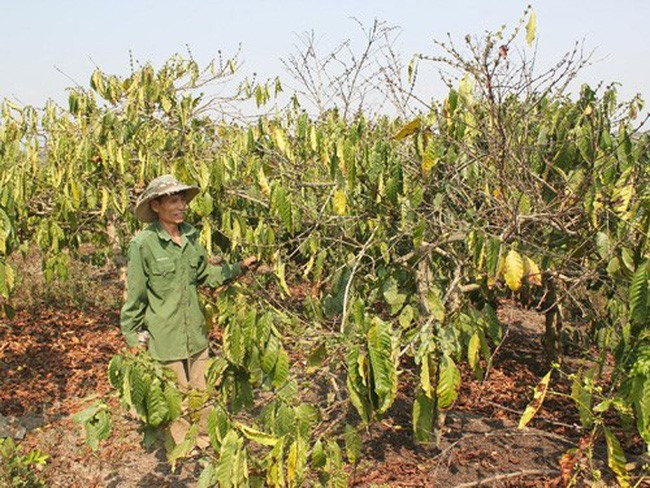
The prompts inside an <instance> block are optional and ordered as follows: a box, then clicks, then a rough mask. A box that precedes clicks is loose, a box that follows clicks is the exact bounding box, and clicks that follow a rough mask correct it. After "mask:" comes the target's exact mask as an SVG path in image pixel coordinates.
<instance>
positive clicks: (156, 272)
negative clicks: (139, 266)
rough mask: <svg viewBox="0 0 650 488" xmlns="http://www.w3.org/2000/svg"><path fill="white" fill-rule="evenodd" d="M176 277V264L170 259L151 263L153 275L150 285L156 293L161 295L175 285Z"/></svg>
mask: <svg viewBox="0 0 650 488" xmlns="http://www.w3.org/2000/svg"><path fill="white" fill-rule="evenodd" d="M175 278H176V264H175V263H174V261H172V260H171V259H170V260H169V261H162V262H161V261H156V262H154V263H153V264H152V265H151V276H150V277H149V286H150V287H151V289H152V290H153V291H154V293H156V294H158V295H161V294H163V293H164V292H166V291H169V290H171V289H172V288H173V287H174V281H175Z"/></svg>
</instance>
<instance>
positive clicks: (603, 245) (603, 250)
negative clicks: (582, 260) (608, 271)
mask: <svg viewBox="0 0 650 488" xmlns="http://www.w3.org/2000/svg"><path fill="white" fill-rule="evenodd" d="M609 246H610V243H609V236H608V235H607V234H606V233H605V232H598V233H597V234H596V249H598V254H599V255H600V257H601V258H603V259H605V258H606V257H607V256H608V255H609Z"/></svg>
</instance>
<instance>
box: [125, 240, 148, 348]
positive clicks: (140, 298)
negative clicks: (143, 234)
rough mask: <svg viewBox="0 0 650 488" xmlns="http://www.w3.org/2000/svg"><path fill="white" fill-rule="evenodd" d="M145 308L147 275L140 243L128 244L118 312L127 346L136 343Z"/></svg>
mask: <svg viewBox="0 0 650 488" xmlns="http://www.w3.org/2000/svg"><path fill="white" fill-rule="evenodd" d="M146 309H147V277H146V274H145V271H144V262H143V260H142V255H141V253H140V245H139V244H138V243H135V242H132V243H131V245H130V246H129V253H128V266H127V284H126V301H125V302H124V306H123V307H122V312H121V314H120V327H121V329H122V334H123V335H124V338H125V339H126V343H127V344H128V345H129V347H134V346H137V345H138V332H140V331H142V330H143V329H144V313H145V311H146Z"/></svg>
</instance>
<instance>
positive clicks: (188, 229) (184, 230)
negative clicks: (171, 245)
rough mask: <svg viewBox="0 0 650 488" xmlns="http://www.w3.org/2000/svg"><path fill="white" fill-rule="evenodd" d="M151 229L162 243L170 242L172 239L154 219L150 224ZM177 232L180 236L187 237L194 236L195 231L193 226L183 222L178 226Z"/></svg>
mask: <svg viewBox="0 0 650 488" xmlns="http://www.w3.org/2000/svg"><path fill="white" fill-rule="evenodd" d="M151 226H152V229H153V230H154V231H155V232H156V234H157V235H158V239H160V240H163V241H171V240H172V237H171V236H170V235H169V233H168V232H167V231H166V230H165V229H163V226H162V225H160V222H159V221H158V220H157V219H156V220H154V221H153V222H152V224H151ZM179 230H180V231H181V235H182V236H186V237H189V236H191V235H192V234H196V232H197V230H196V228H195V227H194V226H192V225H190V224H188V223H187V222H183V223H182V224H181V225H180V228H179Z"/></svg>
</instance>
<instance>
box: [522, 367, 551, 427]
mask: <svg viewBox="0 0 650 488" xmlns="http://www.w3.org/2000/svg"><path fill="white" fill-rule="evenodd" d="M552 371H553V370H551V371H549V372H548V373H546V374H545V375H544V377H543V378H542V379H541V381H540V382H539V383H538V384H537V386H536V387H535V393H534V394H533V400H532V401H531V402H530V403H529V404H528V406H527V407H526V410H524V413H523V415H522V416H521V419H519V428H520V429H523V428H524V427H526V425H527V424H528V422H530V421H531V420H533V417H534V416H535V414H536V413H537V411H538V410H539V407H541V406H542V403H543V402H544V397H546V391H547V390H548V382H549V380H550V379H551V372H552Z"/></svg>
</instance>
